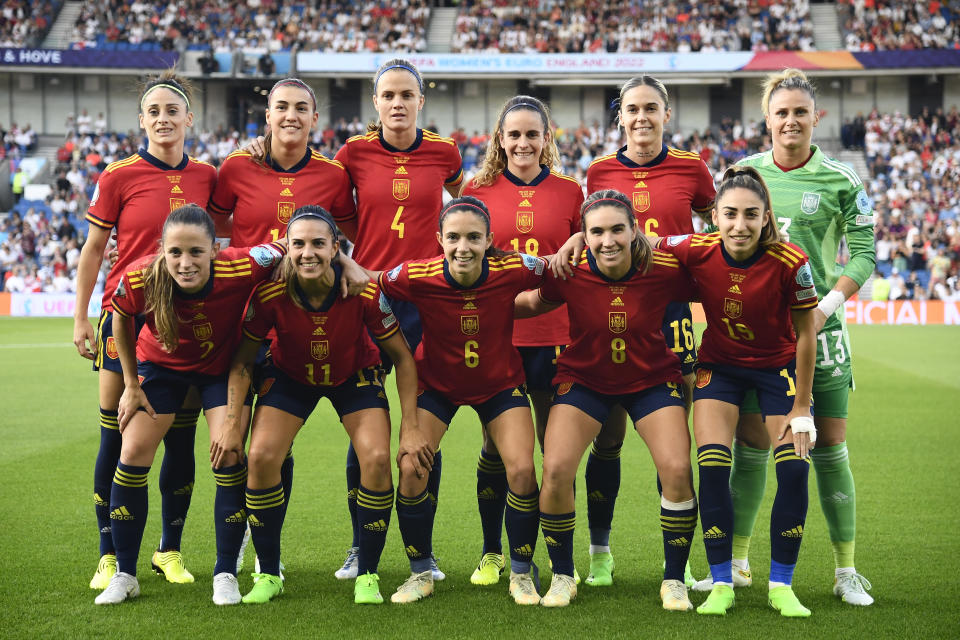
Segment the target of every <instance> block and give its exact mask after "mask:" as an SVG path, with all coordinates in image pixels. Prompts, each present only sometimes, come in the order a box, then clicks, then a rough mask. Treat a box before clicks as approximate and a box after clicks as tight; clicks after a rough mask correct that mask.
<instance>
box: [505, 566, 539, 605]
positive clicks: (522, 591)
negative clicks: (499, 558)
mask: <svg viewBox="0 0 960 640" xmlns="http://www.w3.org/2000/svg"><path fill="white" fill-rule="evenodd" d="M533 581H534V577H533V569H532V568H531V570H530V571H528V572H527V573H514V572H513V571H511V572H510V595H511V596H513V601H514V602H516V603H517V604H519V605H523V606H528V605H537V604H540V594H539V593H537V586H536V585H535V584H534V583H533Z"/></svg>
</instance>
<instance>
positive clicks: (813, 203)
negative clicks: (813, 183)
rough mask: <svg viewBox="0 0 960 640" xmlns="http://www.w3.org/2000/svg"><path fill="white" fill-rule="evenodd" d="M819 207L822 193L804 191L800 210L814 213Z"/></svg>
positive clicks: (809, 213)
mask: <svg viewBox="0 0 960 640" xmlns="http://www.w3.org/2000/svg"><path fill="white" fill-rule="evenodd" d="M819 208H820V194H819V193H810V192H809V191H804V192H803V198H801V199H800V211H803V212H804V213H806V214H807V215H813V214H814V213H816V212H817V209H819Z"/></svg>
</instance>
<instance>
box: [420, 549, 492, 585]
mask: <svg viewBox="0 0 960 640" xmlns="http://www.w3.org/2000/svg"><path fill="white" fill-rule="evenodd" d="M504 566H506V561H505V560H504V558H503V554H500V553H485V554H483V557H482V558H480V564H478V565H477V568H476V569H474V571H473V575H472V576H470V582H472V583H473V584H479V585H491V584H497V582H499V581H500V574H502V573H503V568H504ZM434 579H436V578H434Z"/></svg>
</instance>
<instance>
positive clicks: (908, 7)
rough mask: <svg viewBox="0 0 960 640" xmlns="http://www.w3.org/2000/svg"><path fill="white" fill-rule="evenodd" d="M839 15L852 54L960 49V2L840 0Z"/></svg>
mask: <svg viewBox="0 0 960 640" xmlns="http://www.w3.org/2000/svg"><path fill="white" fill-rule="evenodd" d="M837 15H838V18H839V23H840V30H841V32H842V34H843V39H844V46H846V48H847V49H848V50H850V51H893V50H898V49H956V48H958V47H960V2H958V1H957V0H942V1H941V0H933V1H932V2H921V1H919V0H912V1H911V0H882V1H880V2H877V1H876V0H840V2H838V3H837Z"/></svg>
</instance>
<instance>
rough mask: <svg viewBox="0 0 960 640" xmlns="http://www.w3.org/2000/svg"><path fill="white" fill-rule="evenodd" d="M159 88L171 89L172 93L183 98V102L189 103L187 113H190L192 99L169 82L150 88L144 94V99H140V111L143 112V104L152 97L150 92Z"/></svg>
mask: <svg viewBox="0 0 960 640" xmlns="http://www.w3.org/2000/svg"><path fill="white" fill-rule="evenodd" d="M159 88H163V89H170V91H173V92H174V93H176V94H178V95H179V96H180V97H181V98H183V101H184V102H186V103H187V111H190V99H189V98H187V94H186V93H184V91H183V89H180V88H177V87H175V86H174V85H172V84H170V83H168V82H159V83H157V84H155V85H153V86H152V87H148V88H147V90H146V91H144V92H143V97H142V98H140V111H143V103H144V101H145V100H146V99H147V96H148V95H150V92H152V91H153V90H154V89H159Z"/></svg>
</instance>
